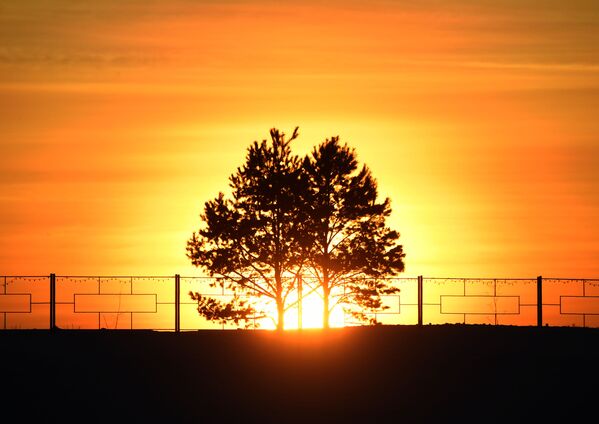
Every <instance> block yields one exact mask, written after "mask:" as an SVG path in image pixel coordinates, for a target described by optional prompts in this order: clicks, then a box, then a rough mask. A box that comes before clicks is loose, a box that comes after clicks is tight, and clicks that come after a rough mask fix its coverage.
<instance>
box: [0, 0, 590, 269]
mask: <svg viewBox="0 0 599 424" xmlns="http://www.w3.org/2000/svg"><path fill="white" fill-rule="evenodd" d="M94 3H95V2H94ZM218 3H220V2H208V1H205V2H191V1H189V2H188V1H169V2H166V1H164V2H160V1H153V2H148V1H141V0H139V1H132V0H122V1H121V0H119V1H116V0H111V1H102V2H98V4H92V3H91V2H90V3H88V2H70V1H66V0H65V1H43V2H42V1H40V2H23V1H20V0H6V1H3V2H2V3H1V4H0V158H1V161H0V274H48V273H50V272H55V273H58V274H103V275H107V274H136V275H140V274H165V275H172V274H175V273H180V274H187V275H199V274H201V273H200V271H199V270H196V269H194V268H193V267H192V266H191V265H190V264H189V261H188V260H187V258H186V257H185V243H186V240H187V239H188V238H189V236H190V235H191V232H192V231H193V230H195V229H196V228H197V226H198V224H199V218H198V216H199V214H200V212H201V210H202V207H203V203H204V202H205V201H206V200H209V199H211V198H212V197H214V196H216V195H217V194H218V191H220V190H226V189H227V184H228V176H229V175H230V174H231V173H232V172H233V171H234V170H235V168H236V167H237V166H239V165H241V164H242V162H243V160H244V156H245V149H246V147H247V146H248V145H249V143H250V142H251V141H253V140H255V139H262V138H266V136H267V134H268V130H269V128H271V127H278V128H280V129H283V130H286V131H288V132H291V131H292V130H293V127H294V126H296V125H299V126H300V133H301V136H300V138H299V140H297V143H296V144H295V148H296V152H297V153H299V154H304V153H306V152H308V151H309V149H310V148H311V146H313V145H314V144H316V143H319V142H320V141H322V140H323V139H324V138H325V137H330V136H332V135H340V137H341V139H342V140H344V141H346V142H348V143H349V144H350V145H351V146H353V147H355V148H356V149H357V152H358V155H359V159H360V160H361V161H362V162H365V163H366V164H368V165H369V166H370V167H371V168H372V171H373V174H374V176H375V177H376V178H377V179H378V181H379V188H380V193H381V195H383V196H389V197H391V199H392V205H393V208H394V213H393V216H392V218H391V222H390V223H391V225H392V226H393V227H394V228H396V229H397V230H399V231H400V232H401V234H402V237H401V240H402V243H403V245H404V248H405V251H406V253H407V257H406V273H405V275H406V276H415V275H419V274H423V275H425V276H464V277H468V276H475V277H515V276H521V277H530V276H532V277H534V276H536V275H540V274H542V275H544V276H548V277H550V276H553V277H599V167H598V162H599V119H597V112H598V111H599V48H598V47H597V46H599V2H597V1H595V0H588V1H586V0H574V1H567V2H566V1H561V0H559V1H558V0H542V1H541V0H539V1H532V0H496V1H495V0H481V1H466V0H458V1H449V0H448V1H435V0H428V1H425V0H415V1H368V2H366V1H364V2H358V1H341V0H339V1H324V2H322V1H318V2H317V1H312V2H311V1H302V2H293V1H285V2H282V1H281V2H271V1H228V2H224V3H223V4H218Z"/></svg>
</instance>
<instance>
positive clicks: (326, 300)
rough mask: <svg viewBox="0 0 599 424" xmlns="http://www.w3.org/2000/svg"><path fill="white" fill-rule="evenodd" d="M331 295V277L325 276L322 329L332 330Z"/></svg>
mask: <svg viewBox="0 0 599 424" xmlns="http://www.w3.org/2000/svg"><path fill="white" fill-rule="evenodd" d="M330 294H331V290H330V288H329V277H328V276H326V275H325V277H324V283H323V285H322V303H323V307H322V328H324V329H328V328H330V323H329V318H330V311H329V296H330Z"/></svg>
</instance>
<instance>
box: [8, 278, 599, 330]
mask: <svg viewBox="0 0 599 424" xmlns="http://www.w3.org/2000/svg"><path fill="white" fill-rule="evenodd" d="M390 280H391V283H392V284H393V285H396V286H397V287H399V288H400V293H399V294H396V295H390V296H383V303H384V305H385V307H386V309H381V310H380V311H376V312H374V313H372V314H371V315H372V317H373V318H376V319H377V321H379V322H381V323H382V324H418V325H424V324H444V323H463V324H492V325H527V326H534V325H536V326H543V325H550V326H579V327H599V279H559V278H558V279H556V278H543V277H537V278H515V279H514V278H512V279H499V278H483V279H474V278H424V277H423V276H418V277H417V278H392V279H390ZM211 283H215V279H212V278H206V277H182V276H180V275H178V274H177V275H175V276H57V275H55V274H50V275H49V276H3V277H0V328H2V329H19V328H22V329H29V328H47V329H55V328H61V329H77V328H82V329H83V328H85V329H94V328H95V329H102V328H108V329H154V330H169V331H182V330H196V329H201V328H224V326H223V325H222V324H214V323H209V322H207V321H204V320H203V319H202V318H200V317H199V315H198V314H197V312H196V311H195V303H194V302H193V301H192V300H191V299H190V298H189V297H188V296H187V293H188V292H189V291H194V292H200V293H202V294H204V295H209V296H212V297H216V298H220V299H221V300H226V299H227V298H229V297H230V296H232V293H230V292H228V291H227V290H226V289H224V288H223V287H220V285H218V284H211ZM182 290H183V292H184V295H183V298H182V297H181V291H182ZM318 299H319V286H318V284H317V282H316V280H315V279H314V278H312V277H309V276H306V277H303V278H302V279H301V283H300V284H299V285H298V289H297V290H296V292H295V293H294V297H293V298H292V299H291V300H290V303H289V306H288V313H289V314H290V318H288V319H287V321H288V322H289V324H290V327H292V328H306V327H310V326H319V324H320V322H321V317H320V316H319V317H316V319H311V318H314V315H315V314H318V312H319V307H321V306H320V305H319V303H318ZM265 307H266V308H267V309H268V305H266V304H265ZM255 324H261V326H262V327H266V328H268V327H269V321H268V319H266V320H264V319H263V320H262V321H260V322H257V323H256V322H255ZM332 324H333V325H337V326H342V325H345V326H347V325H359V324H360V323H359V322H355V321H352V319H351V318H350V316H349V314H346V313H343V312H341V313H340V314H339V313H338V314H337V319H336V321H335V320H334V321H333V323H332Z"/></svg>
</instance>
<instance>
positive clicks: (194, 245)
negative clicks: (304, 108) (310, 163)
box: [187, 128, 306, 329]
mask: <svg viewBox="0 0 599 424" xmlns="http://www.w3.org/2000/svg"><path fill="white" fill-rule="evenodd" d="M297 136H298V128H296V129H295V131H294V132H293V134H292V135H291V137H289V138H288V139H286V137H285V134H284V133H282V132H280V131H279V130H277V129H272V130H271V131H270V137H271V141H270V143H269V142H267V141H266V140H263V141H262V142H261V143H258V142H254V143H253V144H252V145H251V146H250V147H249V149H248V152H247V156H246V160H245V164H244V165H243V166H242V167H239V168H238V169H237V171H236V172H235V173H234V174H233V175H231V177H230V187H231V189H232V196H231V198H230V199H229V198H225V196H224V195H223V194H222V193H220V194H219V195H218V197H217V198H216V199H214V200H211V201H208V202H206V204H205V206H204V213H203V214H202V215H201V220H202V224H203V226H202V228H201V229H200V230H199V231H197V232H195V233H194V234H193V236H192V237H191V239H190V240H189V241H188V243H187V255H188V257H189V259H191V261H192V263H193V264H194V265H196V266H200V267H203V268H205V269H207V270H208V271H209V273H210V275H211V276H218V277H220V284H221V285H223V286H226V287H227V288H229V289H231V290H233V291H234V292H235V293H236V294H235V296H234V298H233V300H232V302H231V303H230V304H228V305H227V304H222V303H219V302H214V301H213V302H209V301H207V300H206V299H204V298H203V296H202V295H201V294H199V293H194V294H192V297H193V298H194V299H195V300H197V301H198V312H199V313H200V314H201V315H203V316H205V317H206V318H208V319H212V320H225V321H226V320H227V319H237V320H238V321H245V322H246V323H249V320H250V318H251V317H253V315H254V314H255V313H256V312H257V311H256V310H255V305H251V304H248V303H247V302H246V303H243V301H242V300H241V299H242V297H243V296H251V297H257V298H260V297H266V298H269V299H272V300H273V301H274V302H275V304H276V307H277V318H276V325H277V328H279V329H282V328H283V326H284V319H285V306H286V303H287V299H288V296H289V294H290V293H291V292H292V291H293V290H294V288H295V287H296V284H297V281H296V278H297V271H298V269H299V268H301V264H302V258H303V252H304V245H305V242H304V240H303V237H304V235H305V231H304V229H303V228H302V225H303V222H304V221H305V220H303V219H300V214H301V211H302V208H301V207H300V205H302V204H304V203H305V199H304V198H303V196H302V194H303V193H306V189H305V182H304V181H305V178H304V177H303V172H302V161H301V160H300V159H299V158H298V157H297V156H295V155H293V154H292V153H291V147H290V143H291V142H292V140H294V139H295V138H296V137H297Z"/></svg>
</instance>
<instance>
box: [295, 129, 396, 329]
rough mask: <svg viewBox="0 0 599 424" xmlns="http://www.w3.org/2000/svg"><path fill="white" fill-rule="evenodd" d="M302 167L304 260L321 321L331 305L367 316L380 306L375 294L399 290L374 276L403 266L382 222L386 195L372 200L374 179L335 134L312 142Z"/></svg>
mask: <svg viewBox="0 0 599 424" xmlns="http://www.w3.org/2000/svg"><path fill="white" fill-rule="evenodd" d="M304 172H305V173H306V175H307V177H308V181H309V191H310V199H309V201H308V202H307V203H306V207H307V208H308V210H309V212H308V215H309V217H310V218H309V219H308V221H307V222H306V223H307V225H308V233H309V236H310V238H311V240H312V248H311V250H310V254H309V255H307V256H306V260H307V264H306V265H307V266H308V269H309V270H310V272H311V273H313V274H314V276H315V277H316V278H317V279H318V283H319V284H320V286H321V287H322V294H323V300H324V310H323V326H324V327H325V328H327V327H328V326H329V317H330V313H331V310H332V309H333V308H334V307H335V306H337V305H343V306H344V307H345V309H346V312H349V313H351V314H353V315H354V316H355V317H356V318H358V319H361V320H368V318H367V317H368V315H367V312H373V311H376V310H381V309H384V308H385V307H383V305H382V299H381V295H386V294H393V293H397V292H398V291H399V289H397V288H395V287H392V286H390V285H389V284H388V283H387V282H386V281H384V280H381V279H380V277H384V276H390V275H395V274H397V273H398V272H402V271H403V270H404V262H403V258H404V256H405V255H404V253H403V249H402V246H401V245H398V244H397V240H398V238H399V233H398V232H396V231H393V230H391V229H390V228H388V227H387V226H386V224H385V220H386V218H387V217H388V216H389V215H390V213H391V206H390V200H389V199H388V198H387V199H385V200H384V201H382V202H380V203H379V202H377V183H376V180H375V179H374V178H373V177H372V175H371V173H370V170H369V169H368V168H367V167H366V166H363V167H362V168H361V169H359V170H358V162H357V158H356V153H355V150H353V149H350V148H349V147H348V146H347V145H343V146H342V145H340V143H339V137H333V138H331V139H327V140H326V141H325V142H323V143H322V144H320V145H319V146H317V147H315V148H314V149H313V151H312V153H311V155H309V156H307V157H306V158H305V160H304ZM336 288H337V292H336V291H335V289H336ZM342 288H343V290H342ZM370 321H371V323H376V321H375V320H373V319H370Z"/></svg>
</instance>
